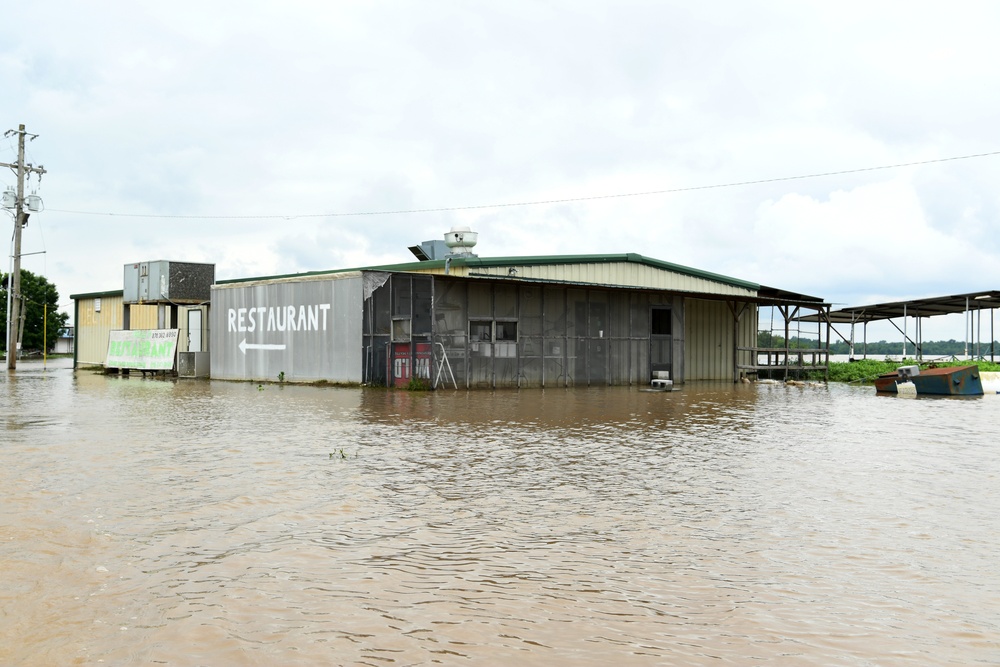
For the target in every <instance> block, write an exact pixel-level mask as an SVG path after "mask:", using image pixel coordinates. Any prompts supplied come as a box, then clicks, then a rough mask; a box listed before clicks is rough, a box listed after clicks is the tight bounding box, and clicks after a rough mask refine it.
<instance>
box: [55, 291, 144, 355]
mask: <svg viewBox="0 0 1000 667" xmlns="http://www.w3.org/2000/svg"><path fill="white" fill-rule="evenodd" d="M97 299H100V300H101V310H100V312H97V311H95V310H94V306H95V301H96V300H97ZM123 302H124V299H123V297H122V296H121V295H118V296H100V297H87V298H83V299H79V300H78V302H77V308H78V315H77V322H76V332H75V333H76V348H77V352H76V363H77V365H84V366H91V365H95V366H103V365H104V362H105V361H106V360H107V357H108V339H109V338H110V337H111V331H112V330H114V329H121V328H122V327H123V320H124V312H125V311H124V305H123ZM129 308H130V310H131V313H130V328H132V329H155V328H156V306H139V305H134V306H129Z"/></svg>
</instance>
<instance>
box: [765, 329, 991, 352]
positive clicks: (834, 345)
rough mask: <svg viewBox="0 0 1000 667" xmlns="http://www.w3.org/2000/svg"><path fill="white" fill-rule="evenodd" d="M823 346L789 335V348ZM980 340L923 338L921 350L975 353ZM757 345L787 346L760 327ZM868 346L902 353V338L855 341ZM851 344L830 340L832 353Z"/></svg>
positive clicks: (985, 347)
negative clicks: (970, 341)
mask: <svg viewBox="0 0 1000 667" xmlns="http://www.w3.org/2000/svg"><path fill="white" fill-rule="evenodd" d="M992 345H993V350H995V351H996V352H998V353H1000V342H997V341H994V342H993V343H992ZM819 346H820V343H819V341H818V340H817V339H815V338H801V337H798V336H792V337H790V338H789V339H788V349H791V350H802V349H808V350H814V349H816V348H818V347H819ZM976 346H977V343H969V348H968V350H966V347H965V341H962V340H955V339H954V338H952V339H949V340H932V341H927V340H925V341H923V342H922V343H921V345H920V347H921V352H923V354H926V355H931V356H942V357H943V356H951V355H961V354H966V353H968V354H975V353H976V351H977V347H976ZM757 347H771V348H778V349H784V348H785V338H784V337H783V336H777V335H774V334H772V333H770V332H767V331H759V332H758V333H757ZM863 350H865V351H867V353H868V354H869V355H872V354H875V355H883V354H892V355H900V354H903V342H902V341H885V340H880V341H868V343H867V346H866V345H865V344H864V343H862V342H861V341H855V343H854V353H855V354H861V352H862V351H863ZM989 350H990V343H988V342H979V343H978V351H979V352H980V353H984V352H988V351H989ZM906 352H907V354H913V353H914V352H915V350H914V347H913V343H909V342H908V343H907V344H906ZM850 353H851V347H850V345H848V344H847V343H845V342H844V341H837V342H831V343H830V354H850Z"/></svg>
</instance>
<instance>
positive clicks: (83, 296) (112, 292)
mask: <svg viewBox="0 0 1000 667" xmlns="http://www.w3.org/2000/svg"><path fill="white" fill-rule="evenodd" d="M124 294H125V290H120V289H119V290H108V291H105V292H86V293H85V294H70V295H69V298H71V299H74V300H76V299H93V298H95V297H102V296H123V295H124Z"/></svg>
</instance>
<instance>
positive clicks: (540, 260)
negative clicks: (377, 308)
mask: <svg viewBox="0 0 1000 667" xmlns="http://www.w3.org/2000/svg"><path fill="white" fill-rule="evenodd" d="M445 261H446V260H443V259H432V260H427V261H423V262H419V261H418V262H406V263H403V264H383V265H379V266H365V267H358V268H354V269H334V270H328V271H307V272H304V273H289V274H284V275H277V276H260V277H257V278H234V279H230V280H217V281H216V284H218V285H232V284H238V283H247V282H254V281H257V280H277V279H281V278H302V277H307V276H322V275H332V274H337V273H347V272H350V271H391V272H411V271H426V270H428V269H444V267H445ZM621 262H628V263H632V264H643V265H645V266H651V267H654V268H657V269H663V270H664V271H671V272H673V273H680V274H682V275H686V276H691V277H693V278H702V279H704V280H711V281H713V282H717V283H722V284H724V285H731V286H733V287H741V288H743V289H748V290H755V291H756V290H758V289H760V285H758V284H757V283H753V282H749V281H746V280H739V279H738V278H731V277H729V276H724V275H721V274H718V273H711V272H710V271H702V270H700V269H694V268H691V267H689V266H683V265H681V264H672V263H670V262H664V261H661V260H658V259H652V258H650V257H643V256H642V255H639V254H636V253H633V252H630V253H625V254H619V255H537V256H533V257H461V256H456V257H452V258H451V266H465V267H494V266H511V265H516V266H547V265H552V266H554V265H560V264H615V263H621Z"/></svg>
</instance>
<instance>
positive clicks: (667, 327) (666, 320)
mask: <svg viewBox="0 0 1000 667" xmlns="http://www.w3.org/2000/svg"><path fill="white" fill-rule="evenodd" d="M649 332H650V333H651V334H653V335H654V336H670V335H672V330H671V318H670V309H669V308H653V312H652V313H651V320H650V329H649Z"/></svg>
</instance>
